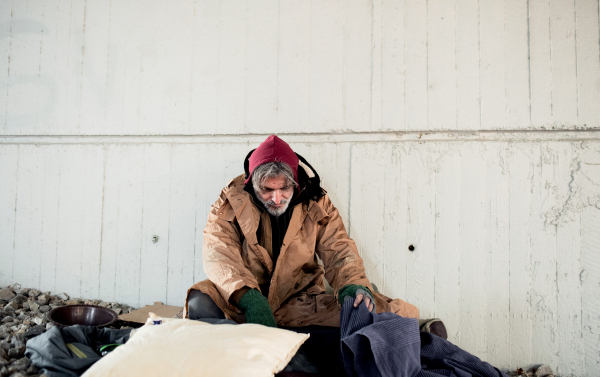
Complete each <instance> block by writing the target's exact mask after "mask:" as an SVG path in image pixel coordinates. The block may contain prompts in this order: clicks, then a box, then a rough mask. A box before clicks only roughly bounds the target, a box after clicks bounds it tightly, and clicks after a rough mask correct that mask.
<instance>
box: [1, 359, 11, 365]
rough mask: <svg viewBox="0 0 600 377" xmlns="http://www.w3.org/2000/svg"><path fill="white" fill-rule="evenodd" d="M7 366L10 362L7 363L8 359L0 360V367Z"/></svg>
mask: <svg viewBox="0 0 600 377" xmlns="http://www.w3.org/2000/svg"><path fill="white" fill-rule="evenodd" d="M8 364H10V361H8V359H4V358H0V367H1V366H4V365H8Z"/></svg>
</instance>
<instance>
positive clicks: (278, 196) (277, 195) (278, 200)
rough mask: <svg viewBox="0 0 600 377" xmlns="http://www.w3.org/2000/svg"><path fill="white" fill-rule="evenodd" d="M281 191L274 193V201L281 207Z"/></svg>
mask: <svg viewBox="0 0 600 377" xmlns="http://www.w3.org/2000/svg"><path fill="white" fill-rule="evenodd" d="M281 198H282V196H281V190H275V191H273V197H272V199H273V201H274V202H275V204H277V205H279V204H280V203H281Z"/></svg>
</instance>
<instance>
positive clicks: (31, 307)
mask: <svg viewBox="0 0 600 377" xmlns="http://www.w3.org/2000/svg"><path fill="white" fill-rule="evenodd" d="M39 309H40V304H38V303H37V302H36V301H32V302H31V303H30V304H29V310H31V311H32V312H37V311H38V310H39Z"/></svg>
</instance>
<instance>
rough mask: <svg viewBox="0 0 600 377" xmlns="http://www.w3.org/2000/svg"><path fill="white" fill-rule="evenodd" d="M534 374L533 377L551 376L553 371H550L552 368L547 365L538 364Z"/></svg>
mask: <svg viewBox="0 0 600 377" xmlns="http://www.w3.org/2000/svg"><path fill="white" fill-rule="evenodd" d="M534 376H535V377H553V376H554V372H553V371H552V368H550V367H549V366H548V365H540V366H539V367H537V368H536V369H535V372H534Z"/></svg>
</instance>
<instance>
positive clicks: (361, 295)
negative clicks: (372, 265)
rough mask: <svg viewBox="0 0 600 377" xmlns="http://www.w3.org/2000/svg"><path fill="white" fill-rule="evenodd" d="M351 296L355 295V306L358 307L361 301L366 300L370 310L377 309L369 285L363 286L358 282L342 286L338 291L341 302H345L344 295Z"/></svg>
mask: <svg viewBox="0 0 600 377" xmlns="http://www.w3.org/2000/svg"><path fill="white" fill-rule="evenodd" d="M346 296H350V297H354V307H355V308H358V305H360V303H361V302H363V301H364V302H365V305H367V309H369V311H370V312H374V311H375V301H374V300H373V296H372V295H371V292H370V291H369V289H368V288H367V287H363V286H362V285H358V284H349V285H346V286H344V287H343V288H341V289H340V290H339V292H338V300H339V302H340V304H342V303H343V302H344V297H346Z"/></svg>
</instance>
